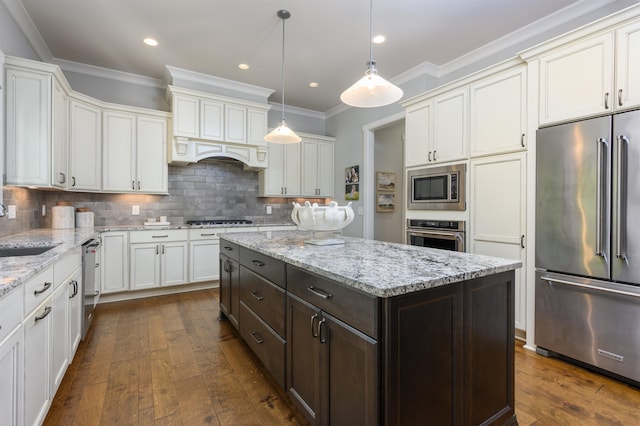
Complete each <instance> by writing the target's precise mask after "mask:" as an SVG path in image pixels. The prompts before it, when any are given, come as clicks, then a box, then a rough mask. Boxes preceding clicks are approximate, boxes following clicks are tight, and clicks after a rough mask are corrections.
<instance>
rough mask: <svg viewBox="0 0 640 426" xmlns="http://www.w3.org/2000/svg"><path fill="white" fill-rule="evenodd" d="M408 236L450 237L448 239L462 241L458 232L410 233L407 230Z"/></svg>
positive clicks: (410, 231)
mask: <svg viewBox="0 0 640 426" xmlns="http://www.w3.org/2000/svg"><path fill="white" fill-rule="evenodd" d="M409 235H415V236H419V237H420V236H428V235H437V236H440V237H451V238H450V239H454V238H455V239H458V240H462V236H461V235H460V233H459V232H438V231H412V230H409Z"/></svg>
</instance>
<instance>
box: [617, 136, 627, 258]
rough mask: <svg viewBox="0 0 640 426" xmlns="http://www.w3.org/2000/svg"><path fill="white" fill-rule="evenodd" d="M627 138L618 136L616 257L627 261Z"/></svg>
mask: <svg viewBox="0 0 640 426" xmlns="http://www.w3.org/2000/svg"><path fill="white" fill-rule="evenodd" d="M628 144H629V139H627V137H626V136H624V135H620V136H618V167H617V169H618V170H617V174H618V176H617V178H618V187H617V188H616V214H617V217H616V223H617V226H616V257H617V258H618V259H626V258H627V253H626V227H627V223H626V222H627V215H626V212H627V150H626V148H627V145H628Z"/></svg>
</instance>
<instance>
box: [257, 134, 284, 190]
mask: <svg viewBox="0 0 640 426" xmlns="http://www.w3.org/2000/svg"><path fill="white" fill-rule="evenodd" d="M267 149H268V153H269V166H268V167H267V169H266V170H262V171H260V172H259V173H260V182H261V185H260V186H261V194H260V195H261V196H276V197H278V196H282V195H284V168H285V164H284V149H285V145H282V144H276V143H270V144H268V148H267Z"/></svg>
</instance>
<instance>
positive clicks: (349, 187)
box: [344, 183, 360, 201]
mask: <svg viewBox="0 0 640 426" xmlns="http://www.w3.org/2000/svg"><path fill="white" fill-rule="evenodd" d="M344 199H345V200H351V201H358V200H359V199H360V185H358V184H357V183H348V184H346V185H345V190H344Z"/></svg>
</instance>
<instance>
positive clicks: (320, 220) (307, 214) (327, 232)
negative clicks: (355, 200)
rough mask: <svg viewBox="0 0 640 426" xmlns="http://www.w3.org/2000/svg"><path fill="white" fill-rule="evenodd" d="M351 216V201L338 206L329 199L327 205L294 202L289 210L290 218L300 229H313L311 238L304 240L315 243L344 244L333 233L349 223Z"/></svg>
mask: <svg viewBox="0 0 640 426" xmlns="http://www.w3.org/2000/svg"><path fill="white" fill-rule="evenodd" d="M353 218H354V214H353V209H352V208H351V203H349V204H347V205H346V206H338V203H336V202H335V201H331V202H330V203H329V205H328V206H319V205H318V203H313V204H311V203H310V202H309V201H305V202H304V205H302V206H301V205H300V204H298V203H296V202H294V203H293V211H292V212H291V219H292V220H293V222H294V223H295V224H296V225H298V226H299V227H300V229H303V230H307V231H313V239H311V240H307V241H305V242H306V243H308V244H316V245H328V244H344V240H342V239H339V238H335V235H334V233H335V232H337V231H341V230H342V229H343V228H344V227H345V226H347V225H348V224H350V223H351V222H352V221H353Z"/></svg>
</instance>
